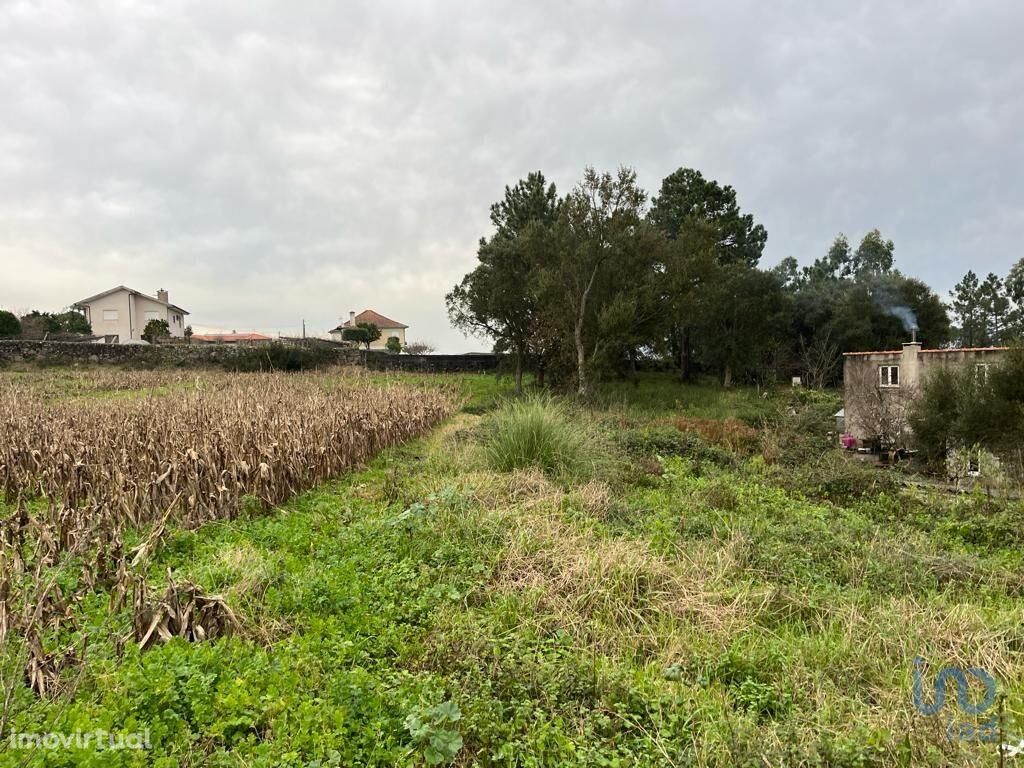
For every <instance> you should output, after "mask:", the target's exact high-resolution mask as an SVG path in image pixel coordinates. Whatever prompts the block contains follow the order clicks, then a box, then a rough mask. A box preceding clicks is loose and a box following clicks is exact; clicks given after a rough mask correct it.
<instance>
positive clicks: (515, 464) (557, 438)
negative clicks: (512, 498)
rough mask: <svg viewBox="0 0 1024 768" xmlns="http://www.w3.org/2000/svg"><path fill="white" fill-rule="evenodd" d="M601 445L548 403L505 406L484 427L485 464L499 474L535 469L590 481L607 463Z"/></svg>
mask: <svg viewBox="0 0 1024 768" xmlns="http://www.w3.org/2000/svg"><path fill="white" fill-rule="evenodd" d="M602 442H603V441H602V440H601V439H600V437H599V436H598V435H596V434H595V433H594V431H593V430H590V429H588V428H587V427H586V425H581V423H580V420H579V418H576V419H574V418H573V417H572V416H571V414H570V413H569V411H568V410H567V408H566V407H565V406H564V405H562V404H561V403H559V402H558V401H556V400H553V399H550V398H542V397H533V398H528V399H525V400H516V401H512V402H508V403H506V404H505V405H503V406H502V407H501V408H499V409H498V410H497V411H495V412H494V413H492V414H491V415H490V416H489V417H488V418H487V420H486V421H485V422H484V424H483V444H484V450H485V453H486V457H487V463H488V465H489V466H490V467H491V468H492V469H496V470H498V471H501V472H509V471H512V470H515V469H529V468H535V469H539V470H541V471H542V472H544V473H545V474H548V475H551V476H564V477H571V478H585V477H591V476H593V475H594V474H595V472H596V471H597V469H598V467H599V465H601V464H602V463H606V462H607V461H608V459H609V458H610V457H609V456H608V454H607V453H606V452H604V451H602V449H601V443H602Z"/></svg>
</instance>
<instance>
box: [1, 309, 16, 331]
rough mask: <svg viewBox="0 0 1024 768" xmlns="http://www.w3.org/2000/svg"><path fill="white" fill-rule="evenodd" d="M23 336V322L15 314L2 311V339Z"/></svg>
mask: <svg viewBox="0 0 1024 768" xmlns="http://www.w3.org/2000/svg"><path fill="white" fill-rule="evenodd" d="M20 334H21V321H20V320H18V318H17V316H16V315H15V314H14V313H13V312H8V311H7V310H5V309H0V337H4V336H19V335H20Z"/></svg>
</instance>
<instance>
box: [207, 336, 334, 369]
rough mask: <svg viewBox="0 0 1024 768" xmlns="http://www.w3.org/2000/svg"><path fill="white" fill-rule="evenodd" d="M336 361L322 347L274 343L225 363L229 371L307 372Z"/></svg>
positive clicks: (249, 351)
mask: <svg viewBox="0 0 1024 768" xmlns="http://www.w3.org/2000/svg"><path fill="white" fill-rule="evenodd" d="M335 361H336V358H335V356H334V353H333V351H332V350H330V349H325V348H320V347H293V346H288V345H285V344H282V343H280V342H277V341H275V342H272V343H270V344H264V345H262V346H259V347H253V348H251V349H247V350H246V351H245V352H241V353H239V354H237V355H234V356H232V357H230V358H228V359H226V360H224V362H223V366H224V368H226V369H227V370H229V371H235V372H240V373H251V372H254V371H307V370H312V369H315V368H324V367H326V366H329V365H331V364H332V363H334V362H335Z"/></svg>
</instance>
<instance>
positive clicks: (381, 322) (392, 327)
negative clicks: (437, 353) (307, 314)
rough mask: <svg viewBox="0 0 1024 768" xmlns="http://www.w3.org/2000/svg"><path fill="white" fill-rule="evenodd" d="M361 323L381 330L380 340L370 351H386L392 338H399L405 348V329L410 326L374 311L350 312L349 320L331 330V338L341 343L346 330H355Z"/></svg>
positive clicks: (373, 344) (372, 345) (372, 344)
mask: <svg viewBox="0 0 1024 768" xmlns="http://www.w3.org/2000/svg"><path fill="white" fill-rule="evenodd" d="M360 323H373V324H374V325H376V326H377V328H379V329H380V338H379V339H377V340H376V341H374V342H371V343H370V349H385V348H386V347H387V343H388V339H389V338H390V337H391V336H395V337H397V338H398V341H399V343H401V345H402V346H403V347H404V346H405V329H406V328H408V327H409V326H408V325H405V324H403V323H400V322H398V321H397V320H392V319H391V318H390V317H384V315H382V314H380V313H379V312H374V311H373V310H372V309H364V310H363V311H362V312H360V313H359V314H358V315H357V314H356V313H355V312H349V313H348V320H346V321H345V322H344V323H342V324H341V325H339V326H338V327H337V328H332V329H331V331H330V333H331V338H332V339H335V340H336V341H341V340H342V338H341V335H342V333H343V332H344V330H345V329H346V328H354V327H355V326H357V325H359V324H360Z"/></svg>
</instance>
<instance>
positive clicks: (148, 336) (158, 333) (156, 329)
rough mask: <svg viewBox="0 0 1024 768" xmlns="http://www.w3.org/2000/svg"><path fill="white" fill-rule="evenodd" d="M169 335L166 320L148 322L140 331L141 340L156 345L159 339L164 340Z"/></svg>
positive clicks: (169, 330)
mask: <svg viewBox="0 0 1024 768" xmlns="http://www.w3.org/2000/svg"><path fill="white" fill-rule="evenodd" d="M170 335H171V329H170V326H169V325H167V321H166V320H150V321H149V322H148V323H146V327H145V329H143V331H142V338H144V339H145V340H146V341H148V342H149V343H150V344H156V342H157V341H158V340H159V339H165V338H167V337H168V336H170Z"/></svg>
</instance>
